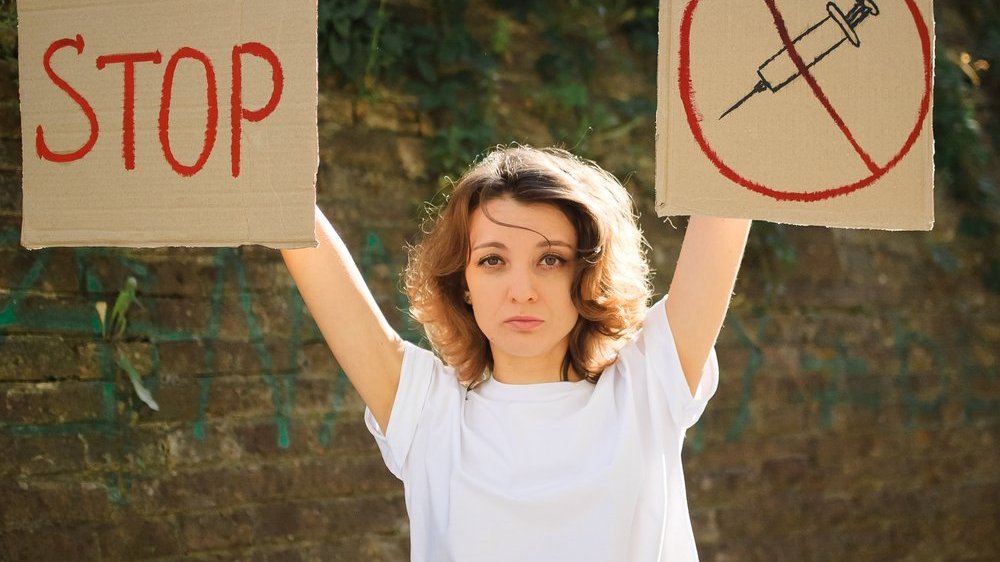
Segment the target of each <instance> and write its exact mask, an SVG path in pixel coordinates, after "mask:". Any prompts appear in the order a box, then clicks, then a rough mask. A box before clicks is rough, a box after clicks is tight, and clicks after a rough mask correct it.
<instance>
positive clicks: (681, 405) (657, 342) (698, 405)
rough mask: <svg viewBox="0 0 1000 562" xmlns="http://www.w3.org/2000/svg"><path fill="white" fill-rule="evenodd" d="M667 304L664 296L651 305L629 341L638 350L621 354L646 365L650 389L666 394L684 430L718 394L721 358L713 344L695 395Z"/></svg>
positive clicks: (677, 424)
mask: <svg viewBox="0 0 1000 562" xmlns="http://www.w3.org/2000/svg"><path fill="white" fill-rule="evenodd" d="M666 303H667V298H666V297H664V298H662V299H660V300H659V301H658V302H657V303H656V304H654V305H653V306H652V307H650V309H649V311H647V313H646V320H645V323H644V324H643V327H642V331H641V332H640V333H639V335H638V336H637V339H636V340H634V341H633V342H631V344H630V346H631V345H634V346H635V347H636V349H635V350H634V351H633V350H624V349H623V350H622V351H623V354H622V357H623V359H625V357H626V356H628V355H631V356H632V357H633V359H631V361H641V362H642V364H641V365H636V367H638V368H644V369H645V372H646V374H647V375H648V376H649V378H650V382H649V384H650V388H649V391H650V392H655V391H657V390H661V391H662V392H663V393H664V394H665V396H666V404H667V408H668V409H669V410H670V416H671V418H672V419H673V421H674V423H675V424H676V426H677V427H678V428H679V429H680V430H681V431H684V430H686V429H687V428H689V427H691V426H692V425H694V424H695V423H696V422H697V421H698V418H700V417H701V414H702V413H703V412H704V411H705V406H706V405H707V404H708V400H709V399H710V398H711V397H712V396H713V395H714V394H715V391H716V389H717V388H718V386H719V361H718V358H717V357H716V354H715V348H714V347H713V348H712V350H711V351H710V352H709V355H708V360H707V361H706V362H705V367H704V369H703V370H702V373H701V380H700V382H699V383H698V388H697V389H696V390H695V393H694V395H693V396H692V395H691V389H690V388H689V387H688V383H687V379H686V378H684V370H683V369H682V368H681V362H680V357H679V356H678V355H677V346H676V344H675V342H674V335H673V332H671V330H670V323H669V322H667V314H666ZM636 352H637V353H636ZM626 361H628V359H626Z"/></svg>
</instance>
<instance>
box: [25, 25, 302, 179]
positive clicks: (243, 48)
mask: <svg viewBox="0 0 1000 562" xmlns="http://www.w3.org/2000/svg"><path fill="white" fill-rule="evenodd" d="M65 48H73V49H75V50H76V54H77V55H82V54H83V50H84V40H83V37H82V36H81V35H77V36H76V37H75V38H73V39H69V38H65V39H58V40H56V41H54V42H52V44H51V45H49V47H48V49H46V51H45V55H44V57H43V60H42V65H43V67H44V68H45V72H46V74H47V75H48V77H49V79H50V80H51V81H52V83H53V84H55V85H56V86H57V87H58V88H59V89H61V90H62V91H64V92H65V93H66V95H68V96H69V97H70V98H71V99H72V100H73V101H74V102H75V103H76V104H77V105H78V106H79V107H80V111H82V112H83V114H84V115H85V116H86V118H87V120H88V122H89V124H90V133H89V136H88V137H87V139H86V141H84V143H83V144H82V145H81V146H80V147H79V148H77V149H76V150H73V151H70V152H57V151H54V150H52V149H50V148H49V146H48V144H47V143H46V142H45V131H44V129H43V128H42V125H38V127H37V128H36V130H35V149H36V152H37V153H38V157H39V158H41V159H44V160H48V161H50V162H59V163H66V162H73V161H75V160H80V159H82V158H84V157H85V156H86V155H87V154H88V153H89V152H90V151H91V150H92V149H93V148H94V145H95V144H96V143H97V138H98V136H99V134H100V123H99V122H98V118H97V115H96V113H95V112H94V109H93V107H92V106H91V105H90V103H89V102H88V101H87V100H86V98H84V97H83V95H81V94H80V93H79V91H77V90H76V89H74V88H73V87H72V86H70V85H69V84H68V83H67V82H66V81H65V80H64V79H63V78H61V77H60V76H59V75H58V74H56V72H55V70H53V69H52V57H53V56H54V55H55V54H56V53H57V52H58V51H60V50H62V49H65ZM245 56H255V57H258V58H260V59H261V60H263V61H264V62H265V63H267V64H268V66H270V68H271V95H270V97H269V99H268V101H267V103H266V104H264V106H263V107H261V108H259V109H250V108H246V107H244V106H243V89H244V83H243V57H245ZM162 58H163V57H162V55H161V54H160V52H159V51H149V52H137V53H114V54H107V55H101V56H98V57H97V59H96V63H97V69H98V70H103V69H105V68H106V67H107V66H108V65H115V64H121V65H122V69H123V93H122V96H123V99H122V160H123V161H124V163H125V169H126V170H134V169H135V101H136V91H135V72H136V65H137V64H140V63H151V64H156V65H158V64H160V62H161V60H162ZM185 59H190V60H191V61H193V62H195V63H197V64H200V65H201V66H202V67H203V69H204V72H205V96H206V101H207V114H206V116H205V135H204V139H203V144H202V149H201V152H200V154H199V156H198V158H197V160H196V161H195V162H194V163H192V164H184V163H182V162H180V161H178V160H177V158H176V157H175V156H174V152H173V150H172V149H171V144H170V142H171V141H170V105H171V99H172V97H173V92H174V87H175V84H174V82H175V75H176V71H177V65H178V64H179V63H180V62H181V61H182V60H185ZM230 87H231V92H232V93H231V97H230V131H231V134H232V136H231V139H232V141H231V146H230V154H231V166H232V176H233V177H234V178H235V177H239V175H240V157H241V143H242V131H243V121H248V122H251V123H256V122H260V121H263V120H264V119H265V118H266V117H267V116H268V115H270V114H271V113H273V112H274V110H275V109H276V108H277V107H278V103H279V102H280V101H281V94H282V91H283V89H284V73H283V71H282V67H281V61H280V60H279V59H278V56H277V55H276V54H275V53H274V51H273V50H271V49H270V48H268V47H267V46H266V45H264V44H262V43H257V42H249V43H243V44H241V45H235V46H234V47H233V49H232V82H231V84H230ZM218 125H219V96H218V86H217V79H216V71H215V67H214V65H213V63H212V59H211V58H210V57H209V56H208V55H207V54H205V53H204V52H202V51H199V50H197V49H195V48H193V47H181V48H180V49H178V50H177V51H176V52H175V53H174V54H173V55H171V56H170V58H169V59H167V65H166V68H165V70H164V73H163V83H162V87H161V89H160V111H159V120H158V133H159V140H160V148H161V149H162V151H163V156H164V158H165V159H166V161H167V163H168V164H169V165H170V168H171V169H173V170H174V171H175V172H176V173H177V174H179V175H181V176H193V175H195V174H197V173H198V172H199V171H200V170H201V169H202V168H203V167H204V166H205V162H207V161H208V158H209V156H210V155H211V154H212V149H213V148H214V147H215V140H216V137H217V133H218Z"/></svg>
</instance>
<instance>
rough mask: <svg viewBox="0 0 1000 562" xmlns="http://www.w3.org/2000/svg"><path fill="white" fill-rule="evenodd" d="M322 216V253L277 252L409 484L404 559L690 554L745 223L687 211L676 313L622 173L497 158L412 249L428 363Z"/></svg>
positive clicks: (551, 160)
mask: <svg viewBox="0 0 1000 562" xmlns="http://www.w3.org/2000/svg"><path fill="white" fill-rule="evenodd" d="M316 221H317V227H316V228H317V236H318V238H319V247H318V248H312V249H302V250H285V251H283V256H284V258H285V260H286V263H287V264H288V268H289V270H290V271H291V273H292V275H293V277H294V278H295V281H296V283H297V284H298V286H299V289H300V291H301V293H302V295H303V298H304V299H305V302H306V304H307V305H308V307H309V309H310V311H311V312H312V314H313V317H314V318H315V320H316V322H317V324H318V325H319V327H320V329H321V330H322V332H323V335H324V337H325V338H326V340H327V342H328V343H329V345H330V348H331V349H332V350H333V353H334V355H335V356H336V358H337V361H338V362H339V363H340V365H341V366H342V367H343V369H344V371H345V372H346V373H347V376H348V377H349V378H350V380H351V382H352V384H353V385H354V387H355V388H356V389H357V391H358V393H359V394H360V395H361V398H362V399H363V400H364V402H365V404H366V405H367V409H366V411H365V420H366V423H367V424H368V427H369V430H370V431H371V432H372V434H373V435H374V436H375V439H376V441H377V443H378V445H379V448H380V449H381V451H382V455H383V458H384V459H385V462H386V466H388V468H389V469H390V470H391V471H392V472H393V474H395V475H396V476H397V477H399V478H400V479H402V480H403V483H404V488H405V495H406V505H407V511H408V513H409V517H410V541H411V557H412V559H413V560H418V561H424V560H426V561H437V560H459V561H465V560H476V561H486V560H504V561H514V560H518V561H527V560H531V561H533V560H539V561H541V560H545V561H550V560H574V561H579V560H595V561H596V560H606V561H611V560H615V561H618V560H671V561H678V560H697V552H696V550H695V543H694V538H693V536H692V531H691V523H690V517H689V515H688V510H687V500H686V495H685V490H684V478H683V473H682V471H681V464H680V460H681V459H680V452H681V445H682V442H683V437H684V432H685V430H686V429H687V428H688V427H690V426H691V425H692V424H694V423H695V421H697V419H698V417H699V416H700V415H701V412H702V411H703V410H704V408H705V404H706V402H707V401H708V399H709V398H710V397H711V395H712V394H713V393H714V391H715V388H716V384H717V381H718V374H717V373H718V371H717V363H716V361H715V357H714V353H713V351H712V350H713V346H714V344H715V340H716V338H717V337H718V334H719V330H720V328H721V325H722V320H723V318H724V316H725V312H726V308H727V307H728V304H729V297H730V294H731V292H732V289H733V285H734V283H735V278H736V273H737V271H738V269H739V263H740V259H741V257H742V254H743V249H744V246H745V243H746V237H747V232H748V230H749V221H747V220H737V219H720V218H709V217H692V218H691V219H690V222H689V223H688V228H687V232H686V234H685V238H684V242H683V245H682V247H681V253H680V257H679V259H678V263H677V267H676V271H675V273H674V278H673V282H672V283H671V287H670V299H669V301H668V300H666V299H663V300H660V301H659V302H658V303H657V304H655V305H654V306H652V307H651V308H648V309H647V301H648V299H649V296H650V289H649V284H648V279H647V277H648V266H647V264H646V260H645V255H644V253H643V244H644V242H643V239H642V235H641V233H640V232H639V229H638V226H637V224H636V220H635V215H634V209H633V207H632V203H631V200H630V199H629V197H628V194H627V193H626V191H625V189H624V188H623V187H622V186H621V185H620V184H619V183H618V182H617V180H615V179H614V178H613V177H612V176H611V175H610V174H608V173H607V172H605V171H603V170H601V169H600V168H599V167H597V166H596V165H595V164H593V163H590V162H586V161H583V160H580V159H578V158H576V157H574V156H572V155H570V154H569V153H567V152H565V151H560V150H554V149H550V150H536V149H532V148H527V147H515V148H499V149H497V150H495V151H494V152H492V153H491V154H489V155H488V156H487V157H486V158H484V159H483V160H482V161H481V162H479V163H477V164H476V165H474V166H473V167H471V168H470V169H469V171H467V172H466V174H465V175H464V176H463V177H462V178H461V179H460V180H459V181H458V182H457V184H456V186H455V189H454V192H453V193H452V195H451V196H450V198H449V200H448V203H447V204H446V206H445V207H444V209H443V210H442V211H441V213H440V215H439V218H438V219H437V221H436V222H435V223H434V224H433V226H432V227H431V228H430V230H429V231H428V232H427V234H426V236H425V238H424V239H423V240H422V241H420V242H419V243H418V244H417V245H416V246H415V247H414V248H412V249H411V253H410V261H409V264H408V266H407V272H406V288H407V292H408V293H409V296H410V300H411V304H412V310H411V312H412V314H413V316H414V318H416V319H417V320H418V321H420V322H421V323H422V324H423V326H424V328H425V331H426V333H427V336H428V339H429V340H430V342H431V345H432V346H433V347H434V349H435V351H436V352H437V354H435V353H431V352H430V351H427V350H423V349H421V348H419V347H417V346H415V345H413V344H410V343H407V342H403V341H402V340H401V339H400V337H399V336H398V335H397V334H396V333H395V332H394V331H393V329H392V328H391V327H390V326H389V325H388V323H387V322H386V320H385V318H384V317H383V316H382V314H381V313H380V312H379V309H378V308H377V306H376V305H375V301H374V299H373V298H372V297H371V295H370V293H369V292H368V290H367V288H366V287H365V285H364V282H363V280H362V278H361V275H360V273H359V272H358V269H357V267H356V266H355V265H354V263H353V262H352V260H351V258H350V256H349V254H348V252H347V250H346V249H345V247H344V245H343V243H342V242H341V240H340V238H339V237H338V236H337V234H336V232H335V231H334V230H333V228H332V227H331V226H330V224H329V223H328V222H327V221H326V219H325V218H324V217H323V215H322V214H321V213H320V212H319V210H317V213H316ZM345 319H349V321H345Z"/></svg>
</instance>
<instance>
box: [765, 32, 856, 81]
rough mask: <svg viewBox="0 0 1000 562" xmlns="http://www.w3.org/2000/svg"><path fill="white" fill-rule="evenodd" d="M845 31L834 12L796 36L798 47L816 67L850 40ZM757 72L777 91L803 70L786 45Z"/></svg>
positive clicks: (796, 48) (807, 62)
mask: <svg viewBox="0 0 1000 562" xmlns="http://www.w3.org/2000/svg"><path fill="white" fill-rule="evenodd" d="M845 33H846V31H845V30H844V28H843V27H842V26H841V24H839V23H837V22H836V21H834V19H833V17H832V15H831V16H827V17H826V18H824V19H822V20H821V21H820V22H819V23H817V24H816V25H814V26H813V27H811V28H809V29H807V30H806V31H804V32H803V33H801V34H800V35H799V36H798V37H796V38H795V41H794V45H795V50H796V52H798V53H799V56H800V57H802V60H803V61H805V63H806V67H812V66H813V65H814V64H816V63H818V62H819V61H821V60H822V59H823V57H825V56H826V55H828V54H830V53H831V52H832V51H833V50H834V49H836V48H837V47H838V46H840V44H841V43H843V42H844V41H847V35H845ZM757 75H758V76H760V79H761V80H763V81H764V85H765V86H767V88H768V89H769V90H771V91H772V92H777V91H778V90H780V89H781V88H783V87H784V86H785V85H786V84H788V83H789V82H791V81H792V80H795V78H797V77H798V76H799V70H798V68H797V67H796V66H795V61H793V60H792V57H791V56H789V54H788V49H784V48H782V49H781V50H780V51H778V52H777V53H775V54H774V56H772V57H771V58H769V59H767V60H766V61H764V64H762V65H760V67H759V68H758V69H757Z"/></svg>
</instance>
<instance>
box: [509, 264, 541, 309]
mask: <svg viewBox="0 0 1000 562" xmlns="http://www.w3.org/2000/svg"><path fill="white" fill-rule="evenodd" d="M508 292H509V294H510V300H511V302H534V301H536V300H538V291H537V290H536V289H535V279H534V278H533V277H532V276H531V274H530V273H529V272H525V271H521V272H514V273H513V274H512V275H511V282H510V288H509V290H508Z"/></svg>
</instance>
